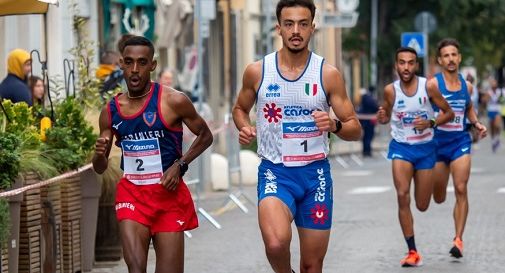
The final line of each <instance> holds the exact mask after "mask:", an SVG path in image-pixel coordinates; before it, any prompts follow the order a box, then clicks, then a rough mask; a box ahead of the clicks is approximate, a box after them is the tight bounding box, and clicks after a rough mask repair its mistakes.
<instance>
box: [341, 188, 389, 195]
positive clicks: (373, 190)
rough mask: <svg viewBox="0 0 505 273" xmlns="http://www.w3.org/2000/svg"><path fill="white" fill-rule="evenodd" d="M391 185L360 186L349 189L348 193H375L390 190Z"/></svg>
mask: <svg viewBox="0 0 505 273" xmlns="http://www.w3.org/2000/svg"><path fill="white" fill-rule="evenodd" d="M390 190H391V187H389V186H374V187H359V188H354V189H352V190H350V191H348V192H347V193H348V194H373V193H383V192H387V191H390Z"/></svg>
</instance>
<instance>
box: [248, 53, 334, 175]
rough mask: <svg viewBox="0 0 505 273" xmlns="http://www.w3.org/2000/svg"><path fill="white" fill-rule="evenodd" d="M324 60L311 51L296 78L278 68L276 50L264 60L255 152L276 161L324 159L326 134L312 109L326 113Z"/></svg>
mask: <svg viewBox="0 0 505 273" xmlns="http://www.w3.org/2000/svg"><path fill="white" fill-rule="evenodd" d="M323 63H324V59H323V58H322V57H321V56H318V55H316V54H315V53H313V52H311V53H310V55H309V59H308V62H307V65H306V67H305V70H304V72H302V74H301V75H300V76H299V77H298V79H295V80H292V81H291V80H288V79H286V78H284V77H283V76H282V75H281V74H280V71H279V69H278V65H277V52H274V53H271V54H269V55H267V56H265V58H264V59H263V79H262V82H261V84H260V87H259V89H258V91H257V101H256V114H257V121H256V133H257V139H258V155H259V156H260V157H261V158H263V159H267V160H269V161H271V162H273V163H275V164H277V163H283V164H284V165H285V166H304V165H307V164H309V163H311V162H314V161H317V160H321V159H324V158H326V155H327V154H328V152H329V141H328V134H327V133H322V132H320V131H319V129H318V128H317V126H316V124H315V122H314V118H313V117H312V115H311V114H312V112H313V111H314V110H321V111H324V112H328V111H329V109H330V106H329V104H328V99H327V97H326V92H325V91H324V89H323V84H322V79H321V77H322V67H323Z"/></svg>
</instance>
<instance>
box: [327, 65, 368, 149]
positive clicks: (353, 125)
mask: <svg viewBox="0 0 505 273" xmlns="http://www.w3.org/2000/svg"><path fill="white" fill-rule="evenodd" d="M323 84H324V88H325V90H326V92H327V95H328V96H329V100H330V104H331V107H332V109H333V112H334V113H335V115H336V116H337V118H338V120H340V121H341V122H342V128H341V129H340V130H339V131H338V133H337V135H338V136H339V137H340V138H341V139H343V140H348V141H353V140H359V139H360V138H361V124H360V123H359V121H358V117H357V116H356V112H355V111H354V106H353V104H352V102H351V100H350V99H349V97H347V92H346V90H345V84H344V79H343V78H342V75H341V74H340V72H339V71H338V69H336V68H335V67H333V66H331V65H324V66H323ZM330 130H331V131H335V130H336V123H335V122H333V123H332V124H331V129H330Z"/></svg>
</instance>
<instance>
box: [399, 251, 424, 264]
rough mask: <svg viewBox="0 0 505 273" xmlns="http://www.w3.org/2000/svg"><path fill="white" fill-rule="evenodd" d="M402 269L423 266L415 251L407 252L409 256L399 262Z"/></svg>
mask: <svg viewBox="0 0 505 273" xmlns="http://www.w3.org/2000/svg"><path fill="white" fill-rule="evenodd" d="M400 264H401V265H402V267H415V266H421V265H422V264H423V261H422V258H421V255H419V253H417V251H415V250H409V254H408V255H407V256H406V257H405V258H403V259H402V260H401V262H400Z"/></svg>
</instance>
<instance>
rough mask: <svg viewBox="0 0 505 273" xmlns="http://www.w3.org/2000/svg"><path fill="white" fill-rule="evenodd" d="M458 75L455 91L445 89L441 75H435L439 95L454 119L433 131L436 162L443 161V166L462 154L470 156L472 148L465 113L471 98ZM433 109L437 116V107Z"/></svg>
mask: <svg viewBox="0 0 505 273" xmlns="http://www.w3.org/2000/svg"><path fill="white" fill-rule="evenodd" d="M458 75H459V80H460V82H461V89H460V90H455V91H452V90H448V89H447V86H446V85H445V81H444V76H443V74H442V73H437V74H436V75H435V78H436V79H437V82H438V89H439V90H440V93H442V96H444V98H445V100H446V101H447V102H448V103H449V105H450V106H451V108H452V111H453V112H454V118H453V119H452V120H451V121H449V122H447V123H446V124H442V125H439V126H437V127H436V129H435V140H436V143H437V161H443V162H444V163H445V164H449V163H450V162H451V161H453V160H455V159H457V158H459V157H460V156H462V155H464V154H470V152H471V148H472V139H471V137H470V133H469V132H468V131H467V130H466V118H467V117H466V112H467V109H468V107H469V105H470V103H471V98H470V93H469V92H468V88H467V86H466V81H465V79H464V78H463V76H462V75H461V74H458ZM433 108H434V110H435V114H436V115H438V114H439V109H438V107H436V106H434V107H433Z"/></svg>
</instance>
